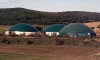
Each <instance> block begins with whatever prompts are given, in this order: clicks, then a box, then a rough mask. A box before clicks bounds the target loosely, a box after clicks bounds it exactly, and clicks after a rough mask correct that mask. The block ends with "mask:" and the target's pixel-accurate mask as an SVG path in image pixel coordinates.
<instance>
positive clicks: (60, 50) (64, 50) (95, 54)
mask: <svg viewBox="0 0 100 60" xmlns="http://www.w3.org/2000/svg"><path fill="white" fill-rule="evenodd" d="M0 52H3V53H16V54H28V55H43V56H50V57H52V58H51V59H50V60H100V48H87V47H74V46H34V45H0Z"/></svg>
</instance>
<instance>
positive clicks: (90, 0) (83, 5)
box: [0, 0, 100, 13]
mask: <svg viewBox="0 0 100 60" xmlns="http://www.w3.org/2000/svg"><path fill="white" fill-rule="evenodd" d="M15 7H16V8H17V7H22V8H27V9H32V10H37V11H45V12H64V11H87V12H99V13H100V0H0V8H15Z"/></svg>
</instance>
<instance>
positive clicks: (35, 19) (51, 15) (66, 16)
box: [0, 8, 100, 25]
mask: <svg viewBox="0 0 100 60" xmlns="http://www.w3.org/2000/svg"><path fill="white" fill-rule="evenodd" d="M99 17H100V13H96V12H85V11H65V12H42V11H36V10H29V9H25V8H5V9H0V25H13V24H16V23H29V24H38V25H41V24H43V21H44V24H46V25H48V24H54V23H64V24H68V23H70V22H82V23H83V22H90V21H100V18H99Z"/></svg>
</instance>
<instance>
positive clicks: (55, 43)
mask: <svg viewBox="0 0 100 60" xmlns="http://www.w3.org/2000/svg"><path fill="white" fill-rule="evenodd" d="M63 44H64V41H63V40H59V39H58V38H54V45H63Z"/></svg>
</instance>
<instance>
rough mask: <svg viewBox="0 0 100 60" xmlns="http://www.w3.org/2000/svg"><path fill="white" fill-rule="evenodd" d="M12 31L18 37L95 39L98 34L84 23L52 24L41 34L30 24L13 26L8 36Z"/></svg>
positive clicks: (7, 33)
mask: <svg viewBox="0 0 100 60" xmlns="http://www.w3.org/2000/svg"><path fill="white" fill-rule="evenodd" d="M10 31H12V34H13V33H14V34H16V35H23V34H24V35H25V36H28V35H35V34H42V32H44V34H46V35H47V36H59V35H60V36H65V35H67V36H69V37H79V36H89V37H95V36H96V33H95V32H94V30H93V29H91V28H89V27H88V26H86V25H84V24H83V23H70V24H68V25H65V24H52V25H49V26H47V27H45V28H44V29H43V30H42V32H40V31H39V30H38V29H37V28H35V27H34V26H32V25H30V24H26V23H19V24H15V25H13V26H11V27H10V28H8V29H7V30H6V33H5V34H6V35H10V34H9V33H10Z"/></svg>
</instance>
